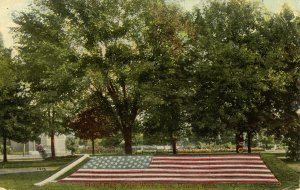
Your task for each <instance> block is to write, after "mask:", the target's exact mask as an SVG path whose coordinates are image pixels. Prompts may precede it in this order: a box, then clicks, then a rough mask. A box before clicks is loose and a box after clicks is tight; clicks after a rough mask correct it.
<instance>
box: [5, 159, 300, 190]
mask: <svg viewBox="0 0 300 190" xmlns="http://www.w3.org/2000/svg"><path fill="white" fill-rule="evenodd" d="M262 158H263V160H264V161H265V162H266V164H267V166H268V167H269V168H270V169H271V170H272V171H273V172H274V174H275V175H276V177H277V178H278V179H279V180H280V181H281V184H229V183H228V184H214V183H212V184H171V183H164V184H157V183H86V184H71V183H51V184H48V185H46V186H43V187H35V186H33V184H34V183H37V182H40V181H42V180H44V179H46V178H47V177H49V176H50V175H51V174H53V173H54V172H50V171H45V172H39V173H28V174H9V175H3V176H0V187H4V188H7V189H10V190H35V189H37V190H38V189H41V190H68V189H70V190H71V189H72V190H96V189H97V190H115V189H122V190H131V189H132V190H153V189H155V190H170V189H183V190H184V189H188V190H196V189H197V190H198V189H203V190H207V189H218V190H240V189H241V190H268V189H270V190H271V189H272V190H273V189H275V190H279V189H280V190H282V189H285V188H289V189H291V190H292V189H296V187H298V183H299V173H297V172H296V171H294V170H292V169H291V168H289V167H287V164H286V163H285V162H283V161H282V160H280V159H278V158H276V155H274V154H262ZM65 161H66V160H65ZM69 161H70V160H69ZM45 162H46V163H48V164H49V160H46V161H45ZM54 162H55V161H54ZM52 163H53V162H52ZM57 163H60V164H61V165H60V167H63V166H65V165H66V164H65V163H66V162H62V161H59V160H58V162H57ZM82 164H83V163H82ZM288 164H290V163H288ZM296 164H297V163H296ZM58 165H59V164H58ZM79 167H80V166H77V167H76V168H74V169H73V170H72V171H70V172H69V173H68V174H70V173H72V172H74V171H75V170H76V169H78V168H79Z"/></svg>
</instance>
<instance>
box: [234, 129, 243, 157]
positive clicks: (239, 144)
mask: <svg viewBox="0 0 300 190" xmlns="http://www.w3.org/2000/svg"><path fill="white" fill-rule="evenodd" d="M235 142H236V153H240V152H242V151H243V148H244V147H243V142H244V137H243V132H242V131H240V132H238V133H236V135H235Z"/></svg>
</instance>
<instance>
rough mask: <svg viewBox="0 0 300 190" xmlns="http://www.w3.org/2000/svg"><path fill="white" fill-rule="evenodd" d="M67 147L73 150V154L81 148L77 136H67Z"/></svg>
mask: <svg viewBox="0 0 300 190" xmlns="http://www.w3.org/2000/svg"><path fill="white" fill-rule="evenodd" d="M66 148H67V150H69V151H71V154H72V155H74V154H75V152H76V151H77V150H78V148H79V140H78V139H76V138H75V137H67V139H66Z"/></svg>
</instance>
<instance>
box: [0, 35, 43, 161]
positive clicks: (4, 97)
mask: <svg viewBox="0 0 300 190" xmlns="http://www.w3.org/2000/svg"><path fill="white" fill-rule="evenodd" d="M0 41H2V39H1V40H0ZM17 68H18V67H17V65H16V63H14V62H13V60H12V58H11V51H10V50H9V49H6V48H4V47H3V44H0V136H1V137H2V138H3V162H7V140H8V139H10V140H14V141H16V142H20V143H25V142H27V141H28V140H33V139H35V138H36V137H37V135H38V134H39V132H40V130H39V128H38V120H37V118H38V115H37V113H36V112H35V111H36V109H35V105H34V103H33V102H32V98H31V94H30V93H29V86H28V84H26V83H23V82H22V81H21V80H20V78H19V77H18V69H17Z"/></svg>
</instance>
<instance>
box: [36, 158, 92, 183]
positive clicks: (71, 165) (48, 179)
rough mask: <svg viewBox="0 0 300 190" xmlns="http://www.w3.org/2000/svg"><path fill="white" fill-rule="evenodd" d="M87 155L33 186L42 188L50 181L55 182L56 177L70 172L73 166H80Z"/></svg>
mask: <svg viewBox="0 0 300 190" xmlns="http://www.w3.org/2000/svg"><path fill="white" fill-rule="evenodd" d="M88 157H89V155H88V154H85V155H84V156H82V157H81V158H79V159H78V160H76V161H75V162H73V163H71V164H70V165H68V166H66V167H65V168H63V169H61V170H60V171H58V172H56V173H55V174H53V175H52V176H50V177H48V178H47V179H45V180H44V181H41V182H39V183H35V184H34V185H35V186H43V185H45V184H47V183H49V182H51V181H54V180H56V179H57V178H58V177H60V176H62V175H63V174H65V173H66V172H68V171H69V170H71V169H72V168H74V167H75V166H77V165H78V164H80V163H81V162H82V161H84V160H85V159H86V158H88Z"/></svg>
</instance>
